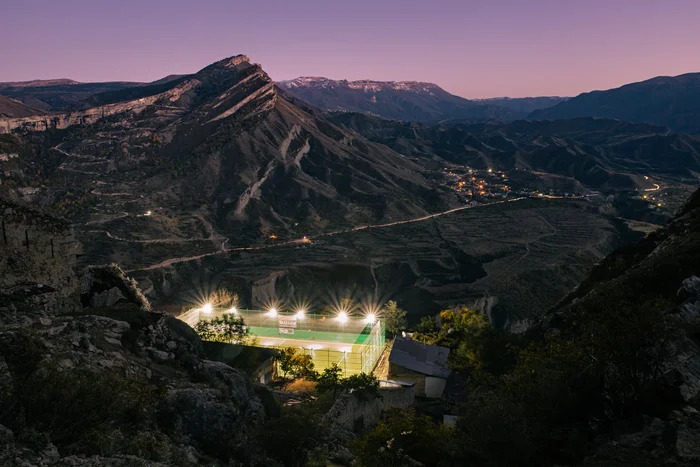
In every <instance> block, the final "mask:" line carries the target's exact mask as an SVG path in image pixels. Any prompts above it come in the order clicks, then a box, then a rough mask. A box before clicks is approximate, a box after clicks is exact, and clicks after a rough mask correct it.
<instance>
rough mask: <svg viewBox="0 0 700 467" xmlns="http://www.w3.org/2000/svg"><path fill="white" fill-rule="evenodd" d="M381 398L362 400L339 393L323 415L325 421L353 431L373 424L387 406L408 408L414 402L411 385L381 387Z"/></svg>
mask: <svg viewBox="0 0 700 467" xmlns="http://www.w3.org/2000/svg"><path fill="white" fill-rule="evenodd" d="M379 393H380V394H381V395H382V397H381V398H377V399H370V400H364V399H363V398H361V397H358V396H356V395H354V394H341V395H340V396H339V397H338V399H337V400H336V401H335V403H334V404H333V407H331V409H330V410H329V411H328V413H327V414H326V415H325V416H324V418H325V419H326V421H328V422H332V423H335V424H337V425H340V426H342V427H343V428H345V429H347V430H350V431H355V430H356V429H358V428H359V429H362V428H364V427H368V426H371V425H374V424H375V423H377V421H378V420H379V417H380V416H381V414H382V412H383V411H384V410H386V409H388V408H389V407H399V408H408V407H411V406H412V405H413V404H414V402H415V394H414V392H413V387H412V386H411V387H399V388H381V389H379Z"/></svg>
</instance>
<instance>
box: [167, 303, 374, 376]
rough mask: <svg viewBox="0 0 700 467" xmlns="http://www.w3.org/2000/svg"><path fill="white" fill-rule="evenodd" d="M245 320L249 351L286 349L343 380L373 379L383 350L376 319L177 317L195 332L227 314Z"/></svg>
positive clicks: (206, 311) (272, 313) (207, 312)
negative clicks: (366, 376) (335, 368)
mask: <svg viewBox="0 0 700 467" xmlns="http://www.w3.org/2000/svg"><path fill="white" fill-rule="evenodd" d="M232 313H233V314H235V315H237V316H240V317H241V318H243V320H244V322H245V323H246V327H247V330H248V335H249V336H250V337H252V338H253V342H252V344H251V345H254V346H257V347H265V348H276V349H283V348H288V347H292V348H295V349H297V351H298V352H300V353H303V354H307V355H311V357H312V358H313V361H314V365H315V367H316V370H318V371H323V369H325V368H327V367H330V366H331V365H333V364H334V363H335V364H337V365H338V366H339V367H340V368H341V369H342V370H343V373H344V374H345V376H347V375H352V374H358V373H371V372H372V371H373V370H374V367H375V365H376V364H377V361H378V360H379V357H380V355H381V354H382V352H383V350H384V345H385V339H386V338H385V323H384V320H381V319H377V318H376V317H375V316H374V315H370V316H353V315H352V314H346V313H341V314H338V315H328V314H306V313H303V312H296V313H294V312H282V311H277V310H274V309H273V310H267V311H265V310H238V309H217V308H212V307H206V306H205V307H202V308H196V309H193V310H189V311H187V312H185V313H183V314H181V315H180V316H179V318H180V319H181V320H182V321H185V322H186V323H187V324H189V325H190V326H192V327H194V326H195V325H196V324H197V323H199V322H200V321H209V320H212V319H216V318H219V317H222V316H223V315H225V314H232Z"/></svg>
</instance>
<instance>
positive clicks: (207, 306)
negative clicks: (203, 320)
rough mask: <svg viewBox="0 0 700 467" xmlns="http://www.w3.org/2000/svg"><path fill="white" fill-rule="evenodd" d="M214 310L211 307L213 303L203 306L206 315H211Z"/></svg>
mask: <svg viewBox="0 0 700 467" xmlns="http://www.w3.org/2000/svg"><path fill="white" fill-rule="evenodd" d="M212 310H213V307H212V306H211V303H206V304H204V306H202V311H203V312H205V313H211V312H212Z"/></svg>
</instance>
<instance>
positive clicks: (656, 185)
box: [644, 183, 661, 191]
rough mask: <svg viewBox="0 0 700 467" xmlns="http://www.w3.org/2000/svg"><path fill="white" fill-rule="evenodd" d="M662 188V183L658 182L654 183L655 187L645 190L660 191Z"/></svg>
mask: <svg viewBox="0 0 700 467" xmlns="http://www.w3.org/2000/svg"><path fill="white" fill-rule="evenodd" d="M660 189H661V185H659V184H658V183H654V188H646V189H645V190H644V191H659V190H660Z"/></svg>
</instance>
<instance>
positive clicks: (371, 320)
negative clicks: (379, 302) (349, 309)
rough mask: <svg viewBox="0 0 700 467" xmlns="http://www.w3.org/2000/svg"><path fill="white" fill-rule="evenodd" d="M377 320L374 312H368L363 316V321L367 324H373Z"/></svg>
mask: <svg viewBox="0 0 700 467" xmlns="http://www.w3.org/2000/svg"><path fill="white" fill-rule="evenodd" d="M376 321H377V315H375V314H374V313H370V314H368V315H367V316H365V323H367V324H374V323H375V322H376Z"/></svg>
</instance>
